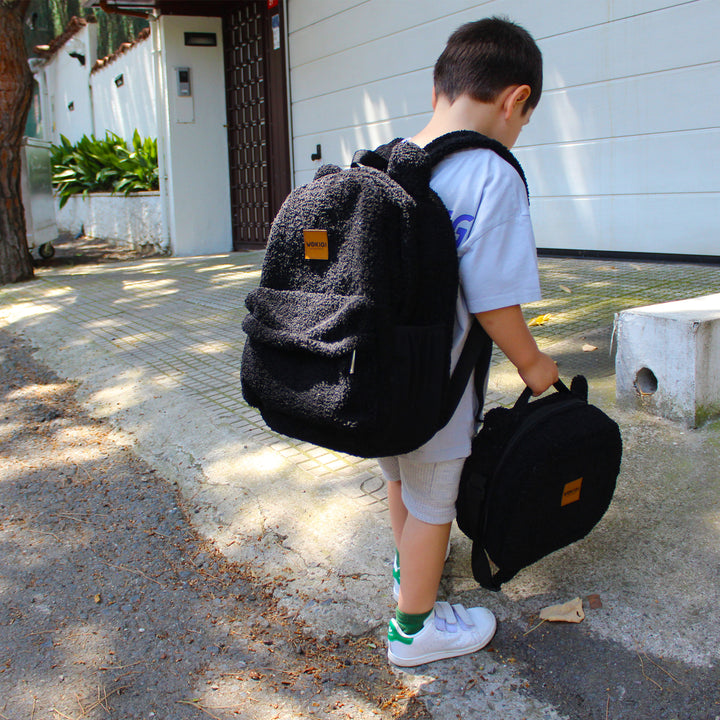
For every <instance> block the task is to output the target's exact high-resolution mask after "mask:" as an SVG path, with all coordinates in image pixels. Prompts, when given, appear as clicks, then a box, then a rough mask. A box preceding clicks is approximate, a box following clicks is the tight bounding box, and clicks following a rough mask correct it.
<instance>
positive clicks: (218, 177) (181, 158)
mask: <svg viewBox="0 0 720 720" xmlns="http://www.w3.org/2000/svg"><path fill="white" fill-rule="evenodd" d="M160 29H161V30H160V31H161V41H162V46H163V48H164V58H165V75H164V83H165V85H166V87H167V98H166V99H167V107H166V116H167V117H166V122H167V125H168V130H169V132H168V137H169V140H168V143H167V161H168V168H167V169H168V192H169V203H170V217H169V220H170V236H171V243H172V251H173V254H175V255H180V256H183V255H185V256H187V255H208V254H212V253H223V252H229V251H230V250H232V227H231V216H230V175H229V169H228V150H227V129H226V127H225V124H226V122H227V119H226V117H227V116H226V111H225V73H224V69H223V42H222V22H221V20H220V19H219V18H199V17H183V16H178V15H163V16H162V17H161V18H160ZM193 31H194V32H214V33H216V34H217V42H218V44H217V47H186V46H185V41H184V34H185V32H193ZM178 67H189V68H190V71H191V82H192V96H191V97H178V94H177V81H176V76H175V69H176V68H178Z"/></svg>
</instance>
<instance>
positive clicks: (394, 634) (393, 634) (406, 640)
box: [388, 620, 413, 645]
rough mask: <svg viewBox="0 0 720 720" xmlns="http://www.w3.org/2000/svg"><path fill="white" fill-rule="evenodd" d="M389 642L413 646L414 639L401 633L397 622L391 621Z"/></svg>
mask: <svg viewBox="0 0 720 720" xmlns="http://www.w3.org/2000/svg"><path fill="white" fill-rule="evenodd" d="M388 641H389V642H394V641H397V642H401V643H403V645H412V643H413V639H412V638H411V637H408V636H407V635H405V634H404V633H402V632H401V631H400V629H399V628H398V627H397V625H396V624H395V620H391V621H390V624H389V625H388Z"/></svg>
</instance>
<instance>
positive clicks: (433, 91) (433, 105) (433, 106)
mask: <svg viewBox="0 0 720 720" xmlns="http://www.w3.org/2000/svg"><path fill="white" fill-rule="evenodd" d="M436 106H437V92H436V91H435V86H434V85H433V89H432V109H433V110H435V108H436Z"/></svg>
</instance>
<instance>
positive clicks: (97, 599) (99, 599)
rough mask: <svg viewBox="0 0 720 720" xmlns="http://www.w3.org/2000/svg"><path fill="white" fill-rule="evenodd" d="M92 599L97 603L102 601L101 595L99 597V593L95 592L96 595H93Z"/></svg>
mask: <svg viewBox="0 0 720 720" xmlns="http://www.w3.org/2000/svg"><path fill="white" fill-rule="evenodd" d="M93 599H94V600H95V602H96V603H98V604H99V603H101V602H102V597H101V595H100V593H97V595H95V597H94V598H93Z"/></svg>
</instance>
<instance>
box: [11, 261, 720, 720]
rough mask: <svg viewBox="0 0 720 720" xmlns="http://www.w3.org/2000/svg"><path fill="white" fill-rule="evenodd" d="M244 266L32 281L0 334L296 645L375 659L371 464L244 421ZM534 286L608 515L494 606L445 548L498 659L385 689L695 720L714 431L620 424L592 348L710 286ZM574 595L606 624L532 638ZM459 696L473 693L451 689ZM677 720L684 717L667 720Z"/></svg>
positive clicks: (451, 701)
mask: <svg viewBox="0 0 720 720" xmlns="http://www.w3.org/2000/svg"><path fill="white" fill-rule="evenodd" d="M261 261H262V254H261V253H233V254H231V255H225V256H214V257H204V258H186V259H180V258H167V259H166V258H152V259H147V260H144V261H138V262H130V263H120V264H115V265H104V266H84V267H77V268H72V269H63V270H58V269H48V270H40V271H38V273H37V279H36V280H35V281H33V282H30V283H26V284H22V285H16V286H9V287H4V288H0V327H4V328H6V329H8V330H10V331H12V332H15V333H19V334H22V335H23V336H25V337H26V338H27V339H29V340H30V341H31V342H32V343H33V344H34V346H35V347H36V348H37V356H38V357H39V358H40V359H41V360H42V361H44V362H45V363H46V364H48V365H49V366H50V367H51V368H52V369H54V370H56V371H57V372H58V373H59V374H60V375H62V376H64V377H67V378H69V379H72V380H75V381H77V382H78V397H79V399H81V401H82V402H83V403H84V404H85V405H86V406H87V407H88V408H89V409H90V410H91V411H92V412H93V413H94V414H95V415H97V416H100V417H104V418H107V419H108V420H110V421H111V422H112V424H113V426H114V427H115V428H116V429H117V432H118V433H119V434H120V435H121V436H122V437H123V438H125V439H126V441H127V442H128V443H129V444H131V445H132V446H133V447H134V449H135V450H136V451H137V452H138V453H139V454H140V455H141V456H142V457H143V458H144V459H146V460H147V461H148V462H150V463H151V464H152V465H153V466H154V467H156V468H157V469H158V470H160V471H161V472H162V473H163V474H164V475H165V476H166V477H168V478H169V479H170V480H171V481H176V482H177V483H178V484H179V485H180V487H181V489H182V491H183V493H184V495H185V497H186V500H187V502H188V503H189V504H190V505H192V506H194V508H195V519H196V521H197V526H198V528H199V529H200V531H201V532H202V533H204V534H205V535H207V536H208V537H210V538H212V539H213V540H214V541H215V543H216V544H217V546H218V548H219V549H221V551H222V552H224V553H225V554H226V555H227V556H228V557H230V558H231V559H234V560H238V561H240V562H244V563H248V564H249V565H250V567H252V568H253V570H254V572H255V574H256V575H257V577H258V579H259V580H261V581H263V582H266V583H273V585H274V587H275V588H276V589H275V595H276V597H277V598H278V600H279V601H280V604H281V606H283V607H284V608H286V609H288V610H291V611H293V612H296V613H297V615H298V616H299V617H300V618H302V619H303V620H304V621H305V622H306V623H308V626H309V627H310V628H311V630H312V632H314V633H315V634H317V635H318V636H323V635H324V634H325V633H326V632H328V631H332V632H335V633H341V634H345V635H347V634H351V635H367V634H369V636H371V637H374V636H376V637H377V638H378V639H379V640H382V638H383V636H384V631H385V625H386V622H387V618H388V617H389V615H390V613H391V612H392V609H393V607H394V604H393V602H392V595H391V577H390V562H391V559H392V556H393V552H394V549H393V545H392V539H391V533H390V530H389V527H388V517H387V505H386V493H385V487H384V483H383V480H382V478H381V476H380V474H379V472H378V470H377V467H376V464H375V462H374V461H371V460H360V459H357V458H350V457H347V456H342V455H339V454H337V453H334V452H330V451H327V450H324V449H321V448H317V447H314V446H312V445H310V444H307V443H300V442H297V441H294V440H291V439H288V438H284V437H279V436H277V435H275V434H274V433H272V432H270V431H269V430H268V429H267V428H266V427H265V426H264V425H263V423H262V420H261V418H260V417H259V415H258V413H257V412H255V411H254V410H253V409H251V408H248V407H247V406H246V405H245V404H244V402H243V400H242V396H241V392H240V382H239V373H240V357H241V352H242V343H243V334H242V331H241V328H240V324H241V319H242V315H243V312H244V305H243V300H244V298H245V296H246V295H247V293H248V292H249V291H250V290H251V289H252V288H253V287H254V286H255V284H256V283H257V281H258V279H259V275H260V264H261ZM540 270H541V279H542V284H543V293H544V300H542V301H540V302H538V303H534V304H532V305H530V306H528V307H527V308H525V309H526V312H527V317H528V319H532V318H535V317H538V316H544V315H549V317H548V318H547V319H546V320H545V321H544V322H543V323H542V324H539V325H537V326H536V327H534V328H533V331H534V334H535V336H536V337H537V338H538V341H539V343H540V345H541V347H542V348H543V349H544V350H546V351H547V352H549V353H550V354H551V355H553V357H554V358H555V359H556V360H557V361H558V362H559V365H560V371H561V376H562V377H564V378H568V379H569V378H570V377H571V376H572V375H573V374H575V373H577V372H582V373H584V374H585V375H587V377H588V379H589V380H590V389H591V390H590V392H591V401H592V402H594V403H595V404H597V405H599V406H600V407H602V408H603V409H604V410H606V412H608V413H609V414H610V415H611V416H613V417H615V418H616V419H617V420H618V422H619V423H620V424H621V427H622V429H623V436H624V445H625V453H624V462H623V470H622V473H621V476H620V480H619V485H618V490H617V494H616V497H615V500H614V502H613V505H612V507H611V509H610V511H609V512H608V514H607V516H606V517H605V518H604V519H603V521H602V522H601V524H600V525H599V526H598V527H597V528H596V529H595V530H594V531H593V533H591V535H590V536H589V537H588V538H586V539H585V540H583V541H582V542H580V543H577V544H576V545H574V546H572V547H570V548H566V549H565V550H562V551H560V552H558V553H555V554H554V555H553V556H551V557H549V558H546V559H545V560H543V561H542V562H540V563H537V564H536V565H535V566H533V567H532V568H529V569H527V570H526V571H524V572H523V573H521V574H520V575H519V576H518V577H517V578H515V579H514V580H513V581H512V582H510V583H507V584H506V585H505V586H504V587H503V592H502V593H496V594H490V593H487V592H484V591H481V590H480V589H478V587H477V585H476V584H475V583H474V581H473V580H472V576H471V572H470V568H469V543H468V542H467V541H466V539H465V538H464V537H463V536H462V535H461V534H460V533H459V532H458V531H457V530H454V534H453V550H452V553H451V556H450V560H449V562H448V566H447V571H446V574H445V577H444V579H443V587H442V590H443V592H444V593H446V594H447V596H448V597H451V598H453V599H457V600H459V601H462V602H464V603H465V604H466V605H471V604H484V605H486V606H488V607H490V608H491V609H492V610H493V611H494V612H495V613H496V615H497V616H498V619H499V621H500V623H501V629H502V628H505V629H504V630H502V633H503V634H500V633H499V637H498V642H497V643H496V645H497V646H498V647H499V648H501V650H499V651H498V652H496V653H488V652H485V653H479V654H477V655H475V656H471V657H466V658H462V659H459V660H456V661H445V662H442V663H437V664H435V665H431V666H427V667H424V668H420V670H419V671H416V672H403V673H400V676H401V677H402V679H403V682H405V683H406V684H407V685H408V686H409V687H410V688H413V689H415V690H416V691H418V692H420V693H421V694H422V695H423V696H424V697H426V705H427V707H428V710H429V712H430V714H431V715H432V716H433V717H434V718H446V717H448V718H455V717H457V716H458V713H460V714H461V715H462V716H463V717H490V716H497V717H507V718H554V717H570V718H575V717H578V718H580V717H635V718H644V717H653V716H652V715H645V714H635V715H632V714H630V715H627V714H626V715H623V714H620V713H619V711H618V713H616V714H613V712H611V708H612V709H615V708H619V709H622V708H623V707H625V708H626V707H629V706H630V705H628V703H629V702H630V699H631V698H634V697H635V695H634V693H635V694H636V695H637V700H636V701H635V700H633V702H635V705H633V707H635V708H636V709H637V712H639V713H644V712H645V710H643V709H642V708H646V707H647V708H651V707H653V704H652V703H653V702H655V700H654V699H653V696H652V693H653V692H657V688H656V687H655V686H654V685H655V684H657V685H662V688H663V690H662V692H664V693H665V695H664V696H662V695H661V697H662V699H663V701H665V700H667V699H668V697H669V696H668V695H667V693H671V696H670V699H671V701H672V702H674V701H677V707H678V708H685V710H686V711H687V712H690V710H688V708H693V707H694V708H695V709H693V710H692V713H694V714H689V715H687V717H693V718H698V719H702V718H705V717H708V718H713V719H714V718H715V717H716V716H720V691H719V690H718V683H717V678H718V675H717V670H718V657H719V656H720V583H719V582H718V581H719V580H720V543H719V540H720V477H719V474H718V471H717V466H718V458H719V457H720V423H718V422H716V423H713V424H710V425H708V426H706V427H704V428H702V429H700V430H697V431H688V430H686V429H684V428H682V427H680V426H677V425H674V424H672V423H669V422H666V421H663V420H659V419H657V418H652V417H650V416H647V415H644V414H642V413H639V412H633V411H627V410H621V409H619V408H617V407H616V405H615V400H614V367H613V359H612V354H611V339H612V325H613V317H614V313H615V312H617V311H619V310H622V309H625V308H629V307H636V306H639V305H648V304H651V303H657V302H663V301H667V300H675V299H681V298H686V297H693V296H699V295H706V294H710V293H714V292H718V288H719V287H720V267H716V266H696V265H679V264H668V265H661V264H647V263H631V262H616V261H609V260H607V261H595V260H569V259H549V258H541V260H540ZM589 347H596V348H597V349H596V350H589V349H588V348H589ZM669 351H671V349H669ZM520 390H521V384H520V381H519V379H518V378H517V375H516V373H515V372H514V370H513V368H512V367H510V366H509V365H508V363H507V362H505V361H503V359H502V358H501V357H500V356H499V355H496V356H495V357H494V360H493V370H492V374H491V380H490V396H489V403H490V404H496V403H501V404H507V403H510V402H512V401H514V399H515V397H516V396H517V394H518V393H519V392H520ZM589 595H599V596H600V597H601V599H602V605H603V607H602V608H601V609H596V610H590V609H588V610H587V617H586V620H585V621H584V622H583V623H582V625H579V626H573V627H572V628H570V629H568V627H566V626H563V627H562V628H561V627H560V626H551V627H550V628H548V626H547V625H545V626H543V627H542V628H540V629H539V630H533V629H532V628H533V627H534V625H535V616H536V615H537V613H538V612H539V610H540V609H541V608H542V607H544V606H546V605H549V604H553V603H555V602H563V601H565V600H569V599H571V598H573V597H576V596H580V597H584V598H586V597H588V596H589ZM528 631H530V632H529V633H528V635H527V636H525V635H524V633H525V632H528ZM541 640H542V642H541ZM543 643H544V644H547V643H550V646H549V647H548V648H547V650H546V656H545V661H547V662H548V665H549V667H550V670H551V671H552V672H551V673H550V675H551V676H556V677H558V678H559V677H561V671H560V666H561V665H562V664H563V663H562V659H563V657H566V655H567V653H568V652H572V654H573V657H574V659H575V662H576V663H577V664H578V667H583V668H584V667H586V666H588V667H595V671H594V675H593V676H592V677H589V676H588V673H587V672H585V675H584V678H585V679H584V682H585V683H586V684H588V688H589V689H586V691H585V695H584V700H583V702H586V703H590V702H592V703H593V711H592V712H589V711H588V712H587V713H586V714H584V715H583V714H573V713H576V712H579V711H577V710H576V706H577V703H576V704H575V705H574V704H573V703H574V702H576V701H575V700H573V698H574V697H575V696H574V695H572V697H571V694H569V690H568V687H567V686H565V685H563V683H565V682H567V683H569V682H570V680H569V679H567V680H563V681H562V682H561V681H560V680H557V681H556V682H549V683H548V682H544V681H542V679H541V678H542V677H543V674H542V673H540V672H539V668H540V667H541V665H542V662H545V661H544V660H543V659H542V658H537V657H534V656H533V655H532V653H531V649H532V646H533V644H536V645H540V644H543ZM553 643H554V644H553ZM503 648H504V650H502V649H503ZM378 652H382V650H380V649H379V650H378ZM504 652H507V653H510V654H511V655H512V657H510V656H506V655H505V654H504ZM604 653H608V655H607V658H613V662H617V663H618V664H619V665H620V666H622V667H626V666H627V667H628V668H632V667H634V668H635V670H637V672H638V673H640V666H641V665H642V668H643V669H642V673H640V674H639V675H638V677H639V678H640V681H639V685H638V687H633V686H630V687H625V686H623V687H622V689H620V688H619V687H618V686H616V685H613V684H612V677H614V676H613V672H611V670H610V669H609V661H602V664H601V666H598V665H597V663H598V660H599V658H604V657H605V655H604ZM644 657H646V658H648V662H647V667H646V666H645V663H644V662H643V658H644ZM553 658H555V660H553ZM638 658H639V661H638ZM651 658H652V662H653V663H654V665H652V666H651V665H650V662H651ZM516 660H517V662H515V661H516ZM553 663H555V664H554V665H553ZM663 663H668V665H667V666H663V669H664V670H665V675H664V676H663V682H662V683H661V682H659V681H658V680H657V678H656V676H653V677H652V680H653V682H654V684H653V682H651V681H650V680H648V681H647V682H646V680H645V678H649V677H650V674H649V670H648V669H647V668H650V667H653V668H655V667H656V666H660V665H663ZM670 665H672V666H673V667H676V668H680V669H679V670H677V669H676V671H675V672H673V675H676V673H679V672H681V671H683V672H687V673H689V675H688V677H695V675H693V673H695V674H698V675H697V677H700V676H702V677H703V678H706V679H707V678H715V682H714V687H712V688H711V690H710V691H708V692H707V693H705V694H704V696H703V697H705V700H697V699H693V698H695V696H694V695H683V694H682V693H684V692H685V690H682V689H681V686H680V685H679V684H677V685H676V683H675V682H673V681H672V680H669V679H668V677H667V672H669V671H667V667H670ZM655 672H659V671H657V670H655ZM558 673H560V674H558ZM661 675H662V673H661ZM478 676H482V677H483V678H484V682H474V683H472V684H471V686H469V685H468V678H472V679H476V678H478ZM676 677H677V675H676ZM593 683H594V684H593ZM645 691H647V692H645ZM605 693H606V695H605ZM648 693H649V694H648ZM606 700H607V704H606ZM672 702H671V704H670V705H667V707H668V708H671V709H670V710H668V712H674V711H673V710H672V708H673V707H674V705H672ZM643 703H645V704H643ZM693 703H696V705H693ZM703 703H705V704H706V705H707V707H701V706H702V705H703ZM578 707H579V706H578ZM606 711H607V712H606ZM498 712H499V713H500V714H498ZM491 713H492V715H491ZM675 716H676V717H686V715H682V712H681V711H678V712H677V713H676V714H675V715H673V714H668V715H667V717H668V718H670V717H675ZM657 717H665V715H662V714H658V715H657Z"/></svg>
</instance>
